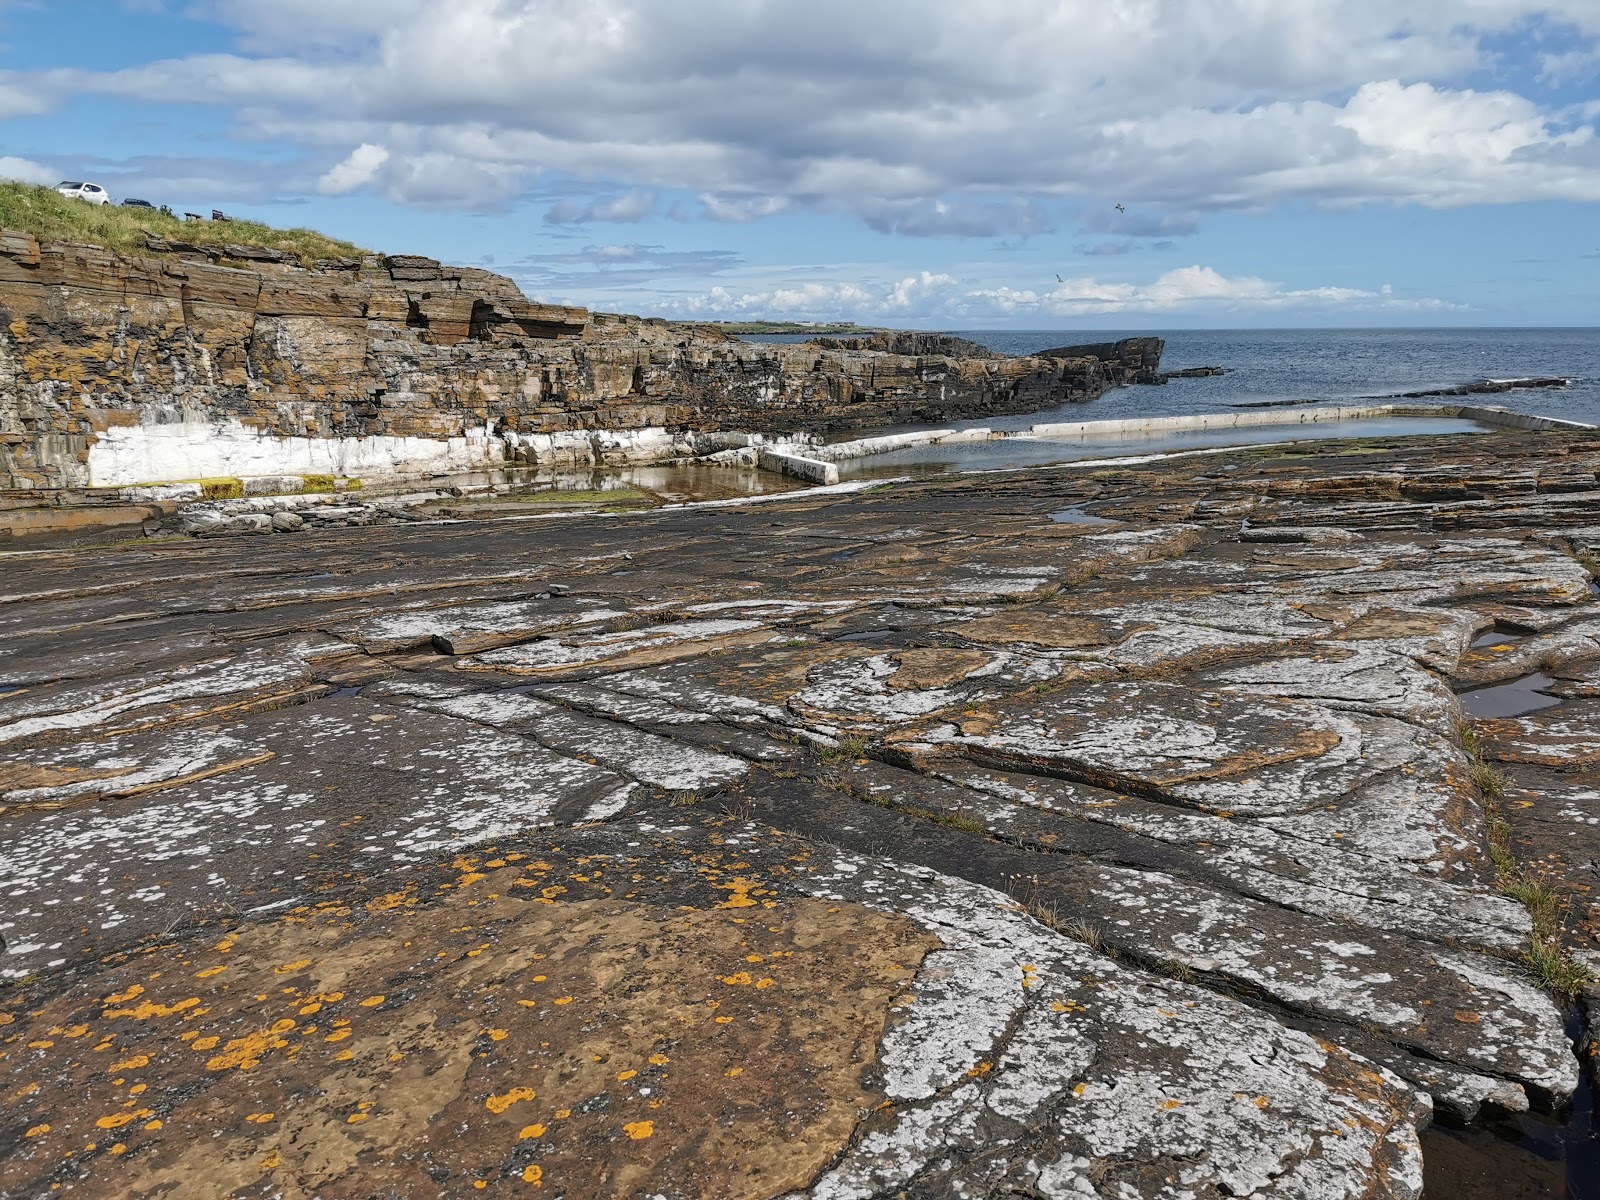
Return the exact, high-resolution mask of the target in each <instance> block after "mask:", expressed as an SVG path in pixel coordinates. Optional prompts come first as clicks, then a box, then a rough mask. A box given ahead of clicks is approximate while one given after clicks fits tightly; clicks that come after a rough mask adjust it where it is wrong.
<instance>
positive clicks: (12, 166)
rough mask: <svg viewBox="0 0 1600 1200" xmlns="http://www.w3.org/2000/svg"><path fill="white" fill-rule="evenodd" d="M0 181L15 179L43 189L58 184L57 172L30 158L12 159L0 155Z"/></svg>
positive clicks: (58, 174) (59, 176) (8, 156)
mask: <svg viewBox="0 0 1600 1200" xmlns="http://www.w3.org/2000/svg"><path fill="white" fill-rule="evenodd" d="M0 179H15V180H18V181H19V182H22V183H37V184H42V185H43V186H45V187H49V186H50V185H52V184H55V183H59V182H60V180H61V175H60V173H59V172H57V171H55V170H53V169H51V168H50V167H47V166H45V165H44V164H43V163H36V162H34V161H33V160H32V159H30V158H13V157H12V156H10V155H0Z"/></svg>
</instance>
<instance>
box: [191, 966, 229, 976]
mask: <svg viewBox="0 0 1600 1200" xmlns="http://www.w3.org/2000/svg"><path fill="white" fill-rule="evenodd" d="M227 969H228V964H227V963H219V964H218V965H217V966H214V967H207V968H206V969H205V970H204V971H196V972H195V973H194V977H195V978H196V979H210V978H211V977H212V976H213V975H221V974H222V973H223V972H224V971H226V970H227Z"/></svg>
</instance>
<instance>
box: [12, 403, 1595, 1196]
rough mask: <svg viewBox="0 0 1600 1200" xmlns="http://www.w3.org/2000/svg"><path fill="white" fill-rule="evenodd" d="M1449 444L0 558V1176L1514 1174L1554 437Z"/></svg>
mask: <svg viewBox="0 0 1600 1200" xmlns="http://www.w3.org/2000/svg"><path fill="white" fill-rule="evenodd" d="M1492 436H1493V438H1494V449H1493V453H1492V455H1486V454H1485V452H1484V449H1483V442H1482V438H1477V439H1474V440H1473V441H1472V443H1471V444H1470V445H1469V444H1465V443H1464V442H1463V441H1456V440H1451V439H1438V440H1427V441H1424V440H1412V439H1407V440H1406V441H1404V442H1394V443H1377V444H1373V443H1363V445H1362V446H1361V448H1360V450H1359V452H1356V453H1351V452H1348V451H1343V452H1342V451H1341V449H1340V447H1339V444H1338V443H1328V444H1327V445H1326V447H1319V448H1318V450H1317V452H1313V453H1307V452H1305V451H1303V450H1297V451H1295V452H1293V453H1285V452H1283V451H1281V450H1274V449H1263V450H1256V451H1237V452H1235V451H1227V452H1222V453H1211V454H1206V455H1200V456H1194V457H1190V458H1186V459H1176V460H1169V461H1166V462H1155V463H1146V464H1142V465H1127V464H1124V465H1109V466H1100V467H1087V468H1085V467H1079V468H1072V469H1056V470H1041V471H1031V472H1018V473H1012V474H996V475H981V476H967V477H961V478H954V479H944V480H934V481H925V482H920V483H917V484H902V485H897V486H891V487H885V488H879V489H876V490H873V491H870V492H866V493H858V494H854V495H848V496H844V495H834V496H806V495H798V496H795V497H791V498H788V499H786V500H784V501H782V502H779V503H768V504H750V505H737V504H735V505H731V506H729V505H723V506H717V507H699V508H697V507H686V508H679V509H667V510H659V511H654V512H644V513H635V514H630V515H627V516H621V517H612V518H597V517H586V516H578V517H573V518H571V519H565V520H552V521H542V522H539V523H537V526H536V527H532V526H529V525H526V524H523V523H507V522H461V523H456V524H448V525H391V524H383V525H371V526H366V527H338V526H329V527H326V528H312V527H311V526H310V524H309V523H308V524H307V527H306V528H305V529H303V530H302V531H300V532H299V533H298V535H297V536H295V537H292V538H280V537H238V538H235V537H226V536H225V537H214V538H213V537H206V538H200V539H183V540H182V541H177V542H173V543H165V544H152V545H149V546H146V547H142V548H131V547H130V548H127V549H110V550H98V551H90V550H85V551H75V552H61V553H33V554H28V555H25V556H23V555H18V556H8V557H7V559H6V562H5V566H6V571H5V575H4V581H5V582H4V587H3V591H4V593H5V595H4V596H3V598H0V599H3V603H0V838H3V843H0V844H3V845H4V846H5V854H4V855H3V856H0V936H3V938H4V947H5V949H4V954H3V955H0V973H3V974H4V976H5V978H6V979H8V980H10V981H12V983H13V986H11V987H9V988H8V989H7V990H6V991H4V992H0V1091H3V1094H4V1096H5V1097H6V1103H5V1105H4V1107H3V1109H0V1194H4V1195H17V1196H33V1195H42V1194H52V1193H53V1192H54V1191H60V1192H62V1193H65V1194H74V1193H75V1194H81V1195H86V1196H87V1195H108V1194H162V1195H171V1196H216V1195H233V1196H241V1197H242V1196H247V1195H282V1196H313V1195H316V1196H326V1197H339V1196H367V1195H371V1194H373V1193H374V1191H375V1190H382V1191H383V1193H384V1194H394V1195H404V1196H437V1195H447V1196H456V1195H461V1196H465V1195H476V1194H478V1193H480V1192H484V1191H488V1192H492V1193H495V1194H513V1193H522V1192H527V1191H529V1190H532V1189H538V1190H540V1191H542V1192H544V1193H548V1194H550V1195H569V1196H618V1197H634V1196H669V1197H679V1196H682V1197H689V1196H700V1195H717V1196H774V1197H776V1196H786V1195H809V1196H814V1197H844V1196H860V1197H876V1196H898V1195H902V1194H904V1195H911V1196H945V1195H970V1196H1008V1195H1044V1196H1104V1197H1117V1198H1119V1200H1120V1198H1123V1197H1131V1196H1150V1197H1158V1196H1159V1197H1197V1198H1199V1197H1205V1198H1220V1197H1224V1196H1245V1195H1255V1196H1284V1197H1290V1196H1293V1197H1318V1198H1322V1197H1351V1198H1355V1197H1379V1196H1394V1197H1416V1196H1418V1195H1420V1193H1421V1191H1422V1187H1423V1181H1424V1172H1425V1170H1426V1172H1427V1178H1428V1179H1429V1180H1430V1182H1437V1181H1440V1180H1449V1184H1448V1186H1449V1187H1450V1188H1451V1190H1452V1191H1454V1192H1456V1193H1458V1194H1459V1195H1460V1196H1462V1197H1463V1198H1466V1197H1470V1196H1473V1195H1480V1194H1481V1195H1493V1194H1510V1192H1509V1191H1507V1190H1504V1189H1502V1191H1501V1192H1500V1193H1496V1192H1494V1191H1483V1192H1478V1193H1474V1192H1472V1191H1471V1190H1470V1187H1469V1186H1468V1183H1470V1181H1463V1180H1462V1179H1460V1178H1459V1177H1457V1176H1451V1175H1447V1174H1446V1175H1441V1174H1440V1173H1439V1172H1440V1171H1441V1170H1443V1169H1444V1168H1443V1167H1442V1166H1441V1165H1440V1164H1439V1163H1437V1162H1435V1161H1434V1159H1433V1157H1432V1151H1431V1150H1430V1152H1429V1154H1428V1155H1424V1152H1423V1145H1424V1141H1423V1139H1422V1137H1421V1136H1420V1133H1421V1131H1422V1130H1423V1129H1424V1128H1425V1127H1426V1126H1427V1125H1428V1124H1429V1122H1430V1120H1433V1119H1435V1118H1436V1117H1437V1118H1438V1119H1440V1120H1443V1121H1447V1122H1453V1123H1456V1124H1460V1123H1463V1122H1468V1121H1471V1120H1473V1119H1479V1120H1482V1119H1486V1118H1491V1117H1492V1118H1493V1119H1496V1120H1502V1121H1504V1120H1509V1119H1513V1116H1514V1114H1517V1113H1519V1112H1522V1111H1524V1110H1532V1111H1533V1112H1535V1113H1537V1112H1551V1111H1559V1110H1560V1108H1561V1106H1562V1105H1563V1104H1565V1103H1566V1102H1567V1100H1568V1099H1569V1097H1571V1096H1572V1095H1573V1093H1574V1090H1575V1089H1576V1088H1577V1087H1578V1086H1579V1077H1580V1072H1579V1061H1578V1058H1577V1057H1576V1056H1575V1055H1574V1053H1573V1049H1572V1043H1571V1041H1570V1031H1569V1029H1568V1018H1569V1014H1568V1012H1567V1011H1566V1009H1565V1007H1564V1005H1563V1003H1562V1002H1561V1001H1560V1000H1558V999H1555V998H1552V995H1551V993H1550V992H1549V991H1548V990H1546V988H1545V987H1544V985H1545V984H1547V983H1550V982H1551V979H1550V977H1549V975H1548V973H1547V974H1546V975H1545V976H1538V975H1536V974H1535V973H1534V972H1533V971H1532V970H1530V968H1529V966H1528V965H1526V960H1527V957H1528V951H1529V948H1530V945H1535V944H1537V945H1546V946H1547V948H1548V946H1549V944H1550V943H1552V942H1555V941H1558V942H1559V946H1558V947H1557V948H1558V949H1560V950H1564V951H1565V952H1567V953H1569V954H1571V955H1574V956H1575V957H1576V959H1577V961H1579V962H1580V963H1581V962H1583V961H1585V960H1589V959H1592V960H1593V961H1595V962H1596V963H1600V940H1596V939H1597V938H1600V914H1597V913H1596V912H1595V911H1594V910H1593V909H1592V908H1591V906H1590V895H1591V889H1592V887H1593V885H1594V883H1595V879H1594V875H1595V872H1596V871H1597V870H1600V673H1597V670H1596V666H1597V664H1600V642H1597V641H1596V638H1595V635H1596V632H1597V631H1600V618H1597V616H1596V612H1597V609H1596V604H1597V600H1596V593H1595V591H1594V587H1593V584H1592V580H1591V575H1590V565H1592V563H1593V560H1592V559H1591V558H1589V557H1588V556H1589V554H1590V553H1592V552H1593V551H1595V550H1597V549H1600V484H1597V483H1596V475H1595V472H1596V470H1597V468H1600V441H1597V440H1595V439H1594V438H1592V437H1587V436H1583V435H1555V434H1515V433H1503V434H1495V435H1492ZM1486 464H1489V465H1486ZM1068 509H1071V510H1072V511H1074V512H1078V513H1082V514H1084V515H1087V516H1092V517H1095V518H1097V519H1098V520H1097V522H1093V523H1091V522H1078V521H1072V522H1061V521H1057V520H1052V514H1059V513H1061V512H1063V511H1066V510H1068ZM267 520H268V523H269V525H270V522H271V518H270V517H268V518H267ZM1534 675H1538V677H1539V679H1538V681H1536V682H1537V687H1536V688H1534V689H1533V690H1534V691H1535V692H1536V693H1537V694H1538V695H1539V696H1541V697H1543V698H1545V699H1549V700H1551V701H1552V703H1550V704H1548V705H1545V706H1543V707H1539V708H1534V709H1528V710H1526V711H1519V712H1517V713H1515V714H1513V715H1504V716H1492V715H1486V716H1481V717H1474V715H1473V714H1472V712H1471V710H1470V706H1466V707H1464V705H1463V701H1462V699H1461V698H1460V693H1467V692H1470V691H1472V690H1473V689H1478V690H1480V691H1481V690H1482V689H1487V688H1494V687H1499V686H1502V685H1506V684H1512V683H1516V682H1517V681H1519V680H1520V681H1525V680H1527V679H1528V678H1530V677H1532V676H1534ZM1531 881H1537V882H1538V883H1539V884H1540V885H1541V886H1542V887H1543V889H1544V894H1546V895H1547V897H1548V898H1547V899H1545V900H1540V901H1538V903H1537V904H1535V902H1534V901H1533V900H1530V899H1529V897H1530V895H1532V893H1531V892H1530V890H1529V888H1528V887H1527V886H1525V885H1527V884H1529V883H1530V882H1531ZM1530 906H1531V907H1532V908H1533V911H1530ZM1529 1119H1534V1118H1531V1117H1530V1118H1529ZM1442 1136H1444V1135H1440V1134H1428V1135H1427V1137H1428V1138H1429V1139H1431V1140H1429V1141H1428V1142H1427V1145H1428V1146H1429V1147H1434V1146H1438V1147H1441V1148H1443V1147H1447V1146H1448V1145H1450V1144H1451V1143H1448V1142H1447V1141H1440V1140H1439V1139H1440V1138H1441V1137H1442ZM1469 1149H1470V1152H1471V1153H1470V1154H1469V1155H1468V1158H1470V1157H1471V1155H1478V1156H1480V1157H1482V1156H1483V1153H1484V1152H1483V1150H1482V1147H1481V1146H1480V1145H1478V1144H1477V1143H1470V1144H1469ZM1449 1154H1450V1152H1449V1151H1448V1149H1441V1155H1449ZM1493 1157H1494V1156H1493V1155H1492V1154H1490V1155H1488V1158H1489V1159H1491V1160H1492V1159H1493ZM1465 1161H1467V1159H1466V1158H1461V1157H1459V1156H1453V1155H1451V1162H1452V1164H1453V1165H1454V1166H1455V1167H1457V1168H1459V1167H1460V1165H1461V1163H1462V1162H1465ZM1472 1161H1474V1162H1476V1161H1477V1159H1475V1158H1474V1159H1472ZM1485 1169H1486V1170H1490V1171H1492V1170H1493V1169H1494V1168H1493V1165H1492V1163H1491V1165H1490V1166H1489V1167H1486V1168H1485ZM1503 1182H1504V1181H1502V1183H1503ZM1430 1194H1433V1193H1432V1191H1430Z"/></svg>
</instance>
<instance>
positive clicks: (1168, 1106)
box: [1156, 1100, 1183, 1112]
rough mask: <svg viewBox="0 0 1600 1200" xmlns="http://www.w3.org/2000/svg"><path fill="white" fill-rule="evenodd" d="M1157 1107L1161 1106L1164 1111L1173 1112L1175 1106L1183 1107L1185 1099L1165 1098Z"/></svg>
mask: <svg viewBox="0 0 1600 1200" xmlns="http://www.w3.org/2000/svg"><path fill="white" fill-rule="evenodd" d="M1156 1107H1158V1108H1160V1109H1161V1111H1162V1112H1171V1111H1172V1110H1173V1109H1175V1108H1182V1107H1183V1101H1182V1100H1163V1101H1162V1102H1161V1103H1160V1104H1159V1105H1157V1106H1156Z"/></svg>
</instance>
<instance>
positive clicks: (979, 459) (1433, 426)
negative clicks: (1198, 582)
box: [839, 416, 1489, 479]
mask: <svg viewBox="0 0 1600 1200" xmlns="http://www.w3.org/2000/svg"><path fill="white" fill-rule="evenodd" d="M1037 419H1038V417H1037V416H1034V417H1033V418H1030V421H1036V420H1037ZM1086 419H1087V417H1086ZM1016 420H1017V419H1016V418H1011V419H1006V418H1002V419H998V420H995V421H993V422H987V423H988V424H991V426H992V427H994V428H1002V427H1005V426H1006V425H1007V424H1008V423H1010V424H1015V421H1016ZM975 424H979V422H972V421H966V422H955V423H954V427H961V426H963V425H966V426H970V425H975ZM905 428H906V429H911V428H915V427H914V426H907V427H905ZM890 432H897V433H898V432H903V430H901V429H896V430H893V431H890ZM1487 432H1489V428H1488V426H1486V425H1482V424H1479V423H1478V422H1477V421H1463V420H1459V419H1457V418H1453V417H1369V418H1362V419H1359V420H1353V421H1327V422H1321V423H1313V424H1293V425H1288V424H1286V425H1262V426H1253V427H1248V428H1244V429H1187V430H1177V431H1172V432H1156V433H1151V434H1130V433H1115V434H1095V435H1088V436H1078V437H1065V436H1063V437H1052V438H1033V437H1012V438H1005V439H1001V440H996V441H992V442H958V443H955V444H951V445H943V446H934V445H924V446H907V447H905V448H904V449H901V450H891V451H890V452H888V453H887V454H875V455H872V456H870V457H866V458H855V459H847V460H846V461H844V462H841V463H840V464H839V475H840V478H842V479H867V478H884V477H887V476H892V475H906V474H916V475H921V474H937V473H941V472H946V471H1004V470H1011V469H1015V468H1018V467H1039V466H1048V465H1050V464H1053V463H1063V462H1076V461H1079V460H1082V459H1096V458H1121V457H1125V456H1129V455H1144V454H1171V453H1175V452H1178V451H1184V450H1205V449H1210V448H1213V447H1223V446H1257V445H1262V444H1267V443H1280V442H1297V441H1310V440H1322V439H1325V438H1377V437H1406V436H1417V435H1422V434H1442V433H1487Z"/></svg>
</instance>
